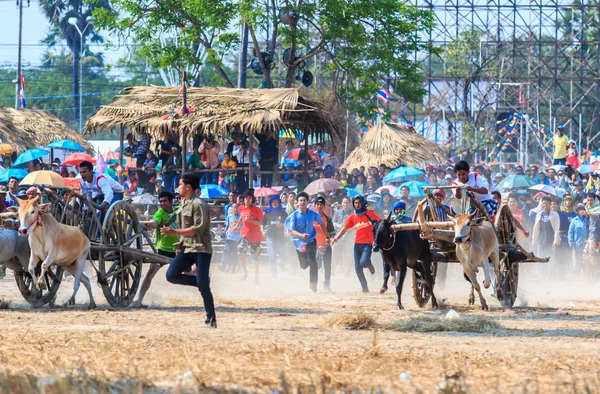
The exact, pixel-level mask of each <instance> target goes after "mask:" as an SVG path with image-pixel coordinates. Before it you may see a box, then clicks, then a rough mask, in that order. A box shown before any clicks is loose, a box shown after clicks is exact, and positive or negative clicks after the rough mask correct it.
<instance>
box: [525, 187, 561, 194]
mask: <svg viewBox="0 0 600 394" xmlns="http://www.w3.org/2000/svg"><path fill="white" fill-rule="evenodd" d="M527 190H529V191H532V192H544V193H546V194H552V195H553V196H556V190H555V189H554V188H553V187H552V186H548V185H534V186H531V187H530V188H529V189H527Z"/></svg>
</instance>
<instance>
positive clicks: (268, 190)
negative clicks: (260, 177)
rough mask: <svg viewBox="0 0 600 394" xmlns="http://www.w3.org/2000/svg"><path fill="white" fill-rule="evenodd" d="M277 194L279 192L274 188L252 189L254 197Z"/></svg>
mask: <svg viewBox="0 0 600 394" xmlns="http://www.w3.org/2000/svg"><path fill="white" fill-rule="evenodd" d="M278 195H279V192H278V191H277V190H275V189H271V188H270V187H259V188H258V189H256V190H255V191H254V197H269V196H278Z"/></svg>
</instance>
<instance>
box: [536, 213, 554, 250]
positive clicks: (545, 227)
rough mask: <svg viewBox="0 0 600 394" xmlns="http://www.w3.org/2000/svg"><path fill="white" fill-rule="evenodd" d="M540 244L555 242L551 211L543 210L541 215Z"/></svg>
mask: <svg viewBox="0 0 600 394" xmlns="http://www.w3.org/2000/svg"><path fill="white" fill-rule="evenodd" d="M539 243H540V245H552V244H553V243H554V229H552V223H550V212H542V214H541V217H540V238H539Z"/></svg>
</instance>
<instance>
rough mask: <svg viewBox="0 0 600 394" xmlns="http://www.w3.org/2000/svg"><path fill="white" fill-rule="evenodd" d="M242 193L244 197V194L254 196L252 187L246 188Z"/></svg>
mask: <svg viewBox="0 0 600 394" xmlns="http://www.w3.org/2000/svg"><path fill="white" fill-rule="evenodd" d="M243 195H244V197H246V196H250V197H254V189H248V190H246V191H245V192H244V194H243Z"/></svg>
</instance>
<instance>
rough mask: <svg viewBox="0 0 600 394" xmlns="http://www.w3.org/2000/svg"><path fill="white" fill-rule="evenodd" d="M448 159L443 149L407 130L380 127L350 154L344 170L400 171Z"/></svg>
mask: <svg viewBox="0 0 600 394" xmlns="http://www.w3.org/2000/svg"><path fill="white" fill-rule="evenodd" d="M445 160H446V155H445V154H444V152H443V151H442V149H441V148H440V147H439V145H437V144H435V143H433V142H431V141H428V140H427V139H426V138H425V137H423V136H422V135H419V134H417V133H415V132H412V131H409V130H408V129H407V128H406V127H403V126H398V125H393V124H388V123H379V124H377V125H375V126H373V127H372V128H371V129H370V130H369V131H368V132H367V134H365V138H364V139H363V141H362V142H361V143H360V144H359V145H358V147H357V148H356V149H354V150H353V151H352V153H350V155H349V156H348V158H347V159H346V162H345V163H344V165H343V167H345V168H348V169H352V168H359V167H360V166H365V167H367V168H368V167H371V166H374V167H379V165H381V164H385V165H387V166H390V167H391V168H396V167H398V166H399V165H409V166H415V167H421V166H423V165H424V164H426V163H431V162H435V161H438V162H444V161H445Z"/></svg>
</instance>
